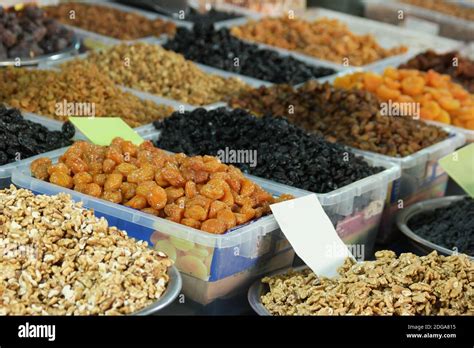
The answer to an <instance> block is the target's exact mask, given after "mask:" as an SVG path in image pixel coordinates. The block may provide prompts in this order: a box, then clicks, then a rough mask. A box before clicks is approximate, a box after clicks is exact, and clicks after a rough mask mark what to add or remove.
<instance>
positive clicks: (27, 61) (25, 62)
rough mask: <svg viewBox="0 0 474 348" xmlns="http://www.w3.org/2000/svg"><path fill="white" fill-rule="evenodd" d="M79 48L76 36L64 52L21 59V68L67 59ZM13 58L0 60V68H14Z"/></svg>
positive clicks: (79, 43) (79, 44)
mask: <svg viewBox="0 0 474 348" xmlns="http://www.w3.org/2000/svg"><path fill="white" fill-rule="evenodd" d="M80 47H81V42H80V40H79V38H78V37H77V35H74V37H73V39H72V44H71V45H70V46H69V47H67V48H66V49H65V50H63V51H61V52H56V53H50V54H46V55H42V56H38V57H33V58H22V57H20V59H21V66H22V67H25V66H35V65H38V64H40V63H44V62H49V61H54V60H60V59H64V58H67V57H69V56H71V55H73V54H75V53H77V52H79V48H80ZM15 63H16V61H15V58H10V59H6V60H0V67H5V66H15Z"/></svg>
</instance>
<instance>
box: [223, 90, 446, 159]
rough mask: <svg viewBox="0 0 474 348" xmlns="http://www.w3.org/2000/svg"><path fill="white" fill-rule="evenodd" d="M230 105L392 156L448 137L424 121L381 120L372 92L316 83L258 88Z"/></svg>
mask: <svg viewBox="0 0 474 348" xmlns="http://www.w3.org/2000/svg"><path fill="white" fill-rule="evenodd" d="M230 104H231V105H232V106H233V107H242V108H245V109H248V110H250V111H252V112H254V113H256V114H257V115H266V114H270V115H273V116H283V117H286V118H287V119H288V120H289V121H290V122H292V123H294V124H295V125H297V126H299V127H301V128H303V129H305V130H307V131H310V132H316V133H318V134H322V135H324V136H325V137H326V139H327V140H329V141H332V142H335V141H337V142H340V143H343V144H346V145H349V146H352V147H355V148H358V149H361V150H365V151H372V152H376V153H380V154H383V155H388V156H394V157H400V156H407V155H410V154H412V153H414V152H416V151H419V150H421V149H423V148H425V147H428V146H430V145H433V144H435V143H437V142H439V141H441V140H443V139H445V138H447V137H448V134H447V133H446V132H445V131H443V130H442V129H440V128H438V127H435V126H430V125H427V124H425V123H424V122H420V121H417V120H413V119H411V118H408V117H388V116H382V115H381V113H380V101H379V100H378V98H377V97H376V96H375V95H373V94H371V93H368V92H366V91H362V90H344V89H341V88H333V87H331V86H330V85H329V84H328V83H325V84H319V83H317V82H315V81H310V82H307V83H305V84H304V85H303V86H301V87H300V88H299V89H295V88H293V87H291V86H289V85H274V86H271V87H260V88H258V89H254V90H251V91H249V92H244V93H242V94H241V95H240V96H238V97H235V98H233V99H232V100H231V102H230Z"/></svg>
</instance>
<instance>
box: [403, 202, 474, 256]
mask: <svg viewBox="0 0 474 348" xmlns="http://www.w3.org/2000/svg"><path fill="white" fill-rule="evenodd" d="M464 197H466V196H449V197H442V198H435V199H430V200H427V201H423V202H419V203H415V204H413V205H411V206H409V207H408V208H405V209H403V210H401V211H400V212H399V213H398V215H397V218H396V219H397V220H396V221H397V226H398V228H399V230H400V231H401V232H402V233H403V234H404V235H405V236H407V237H408V239H409V241H410V243H411V244H412V245H413V246H414V247H415V248H416V249H417V250H419V251H421V252H423V253H430V252H432V251H433V250H436V251H437V252H438V253H440V254H442V255H453V254H455V253H456V252H455V251H454V250H451V249H448V248H445V247H443V246H441V245H438V244H435V243H433V242H430V241H429V240H426V239H424V238H422V237H420V236H419V235H417V234H416V233H414V232H413V231H412V230H411V229H410V228H409V227H408V221H409V220H410V219H411V218H413V217H414V216H416V215H418V214H420V213H425V212H429V211H433V210H434V209H436V208H442V207H447V206H449V205H451V204H452V203H453V202H457V201H459V200H461V199H463V198H464ZM469 258H470V259H471V260H474V256H470V255H469Z"/></svg>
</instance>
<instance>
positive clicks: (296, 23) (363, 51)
mask: <svg viewBox="0 0 474 348" xmlns="http://www.w3.org/2000/svg"><path fill="white" fill-rule="evenodd" d="M231 32H232V34H233V35H235V36H237V37H238V38H241V39H245V40H251V41H256V42H262V43H265V44H268V45H272V46H277V47H281V48H285V49H288V50H294V51H298V52H301V53H304V54H307V55H310V56H314V57H316V58H320V59H324V60H329V61H332V62H335V63H338V64H343V63H345V62H346V61H345V60H346V59H348V63H349V64H350V65H355V66H360V65H365V64H369V63H372V62H374V61H377V60H380V59H383V58H387V57H390V56H393V55H397V54H401V53H404V52H406V51H407V48H406V47H405V46H399V47H393V48H390V49H385V48H383V47H382V46H380V45H379V44H378V43H377V41H376V40H375V38H374V37H373V36H372V35H370V34H368V35H356V34H354V33H353V32H351V31H350V30H349V29H348V27H347V25H346V24H345V23H343V22H340V21H338V20H337V19H328V18H321V19H318V20H315V21H306V20H302V19H290V18H287V17H282V18H270V17H268V18H263V19H261V20H259V21H249V22H248V23H246V24H244V25H242V26H238V27H233V28H232V30H231Z"/></svg>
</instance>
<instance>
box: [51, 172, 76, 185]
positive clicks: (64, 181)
mask: <svg viewBox="0 0 474 348" xmlns="http://www.w3.org/2000/svg"><path fill="white" fill-rule="evenodd" d="M49 182H50V183H52V184H55V185H58V186H62V187H66V188H72V187H73V184H74V183H73V180H72V177H71V176H69V175H67V174H66V173H63V172H54V173H53V174H51V176H50V177H49Z"/></svg>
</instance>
